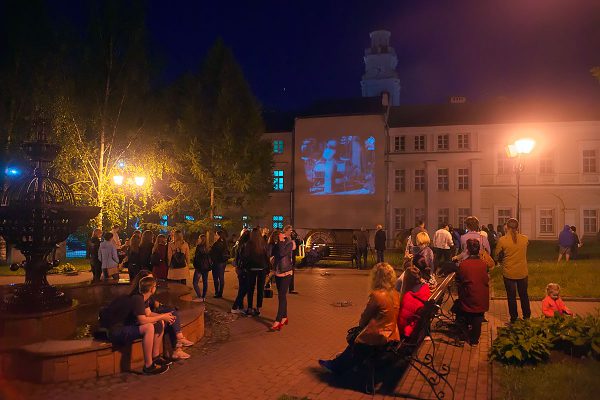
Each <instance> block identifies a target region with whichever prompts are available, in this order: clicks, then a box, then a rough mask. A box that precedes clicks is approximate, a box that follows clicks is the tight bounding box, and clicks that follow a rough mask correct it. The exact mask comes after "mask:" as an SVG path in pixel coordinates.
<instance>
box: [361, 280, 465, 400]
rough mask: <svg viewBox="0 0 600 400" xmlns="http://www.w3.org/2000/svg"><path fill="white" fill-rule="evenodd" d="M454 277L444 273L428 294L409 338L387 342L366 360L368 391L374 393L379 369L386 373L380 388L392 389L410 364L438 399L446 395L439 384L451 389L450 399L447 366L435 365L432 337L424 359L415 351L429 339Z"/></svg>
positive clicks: (386, 390) (405, 395) (400, 394)
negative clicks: (384, 346) (429, 349)
mask: <svg viewBox="0 0 600 400" xmlns="http://www.w3.org/2000/svg"><path fill="white" fill-rule="evenodd" d="M454 277H455V273H454V272H453V273H451V274H449V275H448V276H446V277H445V278H444V279H443V280H442V281H441V282H440V283H439V284H438V286H437V287H436V288H435V290H434V291H433V293H431V296H429V299H428V300H427V301H426V302H425V303H424V305H423V308H421V310H420V311H419V313H418V315H419V320H418V322H417V325H416V326H415V329H414V330H413V332H412V334H411V336H410V337H408V338H404V339H402V340H400V341H399V342H393V343H390V344H389V345H388V346H386V348H385V349H383V350H382V351H379V352H376V353H374V354H373V356H371V357H370V358H368V359H366V360H365V363H364V364H365V366H366V367H367V370H368V372H369V374H368V382H367V384H366V392H367V393H371V394H373V395H375V391H376V387H375V379H376V375H377V374H378V373H379V372H385V374H384V375H386V376H385V377H384V378H383V379H382V391H385V392H394V390H395V388H396V386H397V384H398V382H399V381H400V379H401V378H402V375H403V374H404V372H405V371H406V370H407V369H408V367H412V368H414V369H415V370H416V371H417V372H418V373H419V375H421V376H422V377H423V379H424V380H425V381H426V382H427V384H428V385H429V386H430V387H431V390H432V391H433V393H434V395H435V397H436V398H437V399H442V398H446V393H445V392H444V390H443V389H444V388H443V387H442V388H441V389H440V388H439V386H440V385H442V386H447V387H448V388H450V391H451V397H449V398H454V388H453V387H452V386H451V385H450V383H449V382H448V380H447V379H446V377H447V376H448V374H449V372H450V367H449V366H448V365H446V364H441V365H440V366H439V367H437V366H436V365H435V364H434V362H435V350H436V346H435V342H434V341H433V339H431V344H432V346H431V348H432V350H431V352H429V353H427V354H425V356H424V357H423V359H420V358H419V357H418V350H419V348H420V347H421V344H422V343H423V341H424V340H425V338H427V337H429V338H431V330H432V329H431V327H432V324H433V323H434V320H435V319H436V318H438V317H439V316H440V315H442V312H441V309H442V305H443V303H444V302H445V301H448V300H449V299H450V298H451V296H449V295H448V293H449V291H450V289H451V285H452V283H453V282H454ZM394 395H395V396H401V397H402V396H404V397H412V398H415V396H414V395H409V394H406V393H405V394H402V393H394Z"/></svg>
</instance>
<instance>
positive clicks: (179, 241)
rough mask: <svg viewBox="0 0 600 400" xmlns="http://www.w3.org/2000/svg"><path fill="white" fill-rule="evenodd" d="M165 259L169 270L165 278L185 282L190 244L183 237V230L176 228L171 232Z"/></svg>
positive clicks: (188, 274) (187, 272)
mask: <svg viewBox="0 0 600 400" xmlns="http://www.w3.org/2000/svg"><path fill="white" fill-rule="evenodd" d="M167 261H168V265H169V272H168V275H167V279H170V280H173V281H177V282H179V283H183V284H184V285H185V284H186V282H187V279H188V278H189V276H190V273H189V267H188V266H189V265H190V246H189V245H188V244H187V242H186V241H185V240H184V239H183V232H181V231H180V230H176V231H175V233H174V234H173V242H172V243H170V244H169V247H168V251H167Z"/></svg>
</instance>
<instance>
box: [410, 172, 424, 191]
mask: <svg viewBox="0 0 600 400" xmlns="http://www.w3.org/2000/svg"><path fill="white" fill-rule="evenodd" d="M417 172H419V174H417ZM421 172H422V175H421V174H420V173H421ZM425 176H426V175H425V170H424V169H415V177H414V178H415V179H414V186H413V189H414V191H415V192H424V191H425V187H426V185H427V181H426V179H425ZM417 179H418V181H417Z"/></svg>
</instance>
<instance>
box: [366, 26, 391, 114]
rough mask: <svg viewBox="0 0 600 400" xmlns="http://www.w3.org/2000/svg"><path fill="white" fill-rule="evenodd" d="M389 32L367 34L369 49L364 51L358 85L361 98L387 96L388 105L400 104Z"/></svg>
mask: <svg viewBox="0 0 600 400" xmlns="http://www.w3.org/2000/svg"><path fill="white" fill-rule="evenodd" d="M390 35H391V33H390V32H389V31H384V30H381V31H374V32H371V33H370V34H369V36H370V37H371V47H368V48H366V49H365V57H364V61H365V73H364V75H363V76H362V80H361V81H360V85H361V87H362V96H363V97H375V96H381V94H382V93H384V92H386V93H388V95H389V99H390V105H393V106H397V105H399V104H400V79H398V73H397V72H396V65H397V64H398V57H397V56H396V51H395V50H394V48H393V47H391V46H390Z"/></svg>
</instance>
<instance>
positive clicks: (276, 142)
mask: <svg viewBox="0 0 600 400" xmlns="http://www.w3.org/2000/svg"><path fill="white" fill-rule="evenodd" d="M284 146H285V145H284V141H283V139H273V154H283V151H284Z"/></svg>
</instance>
